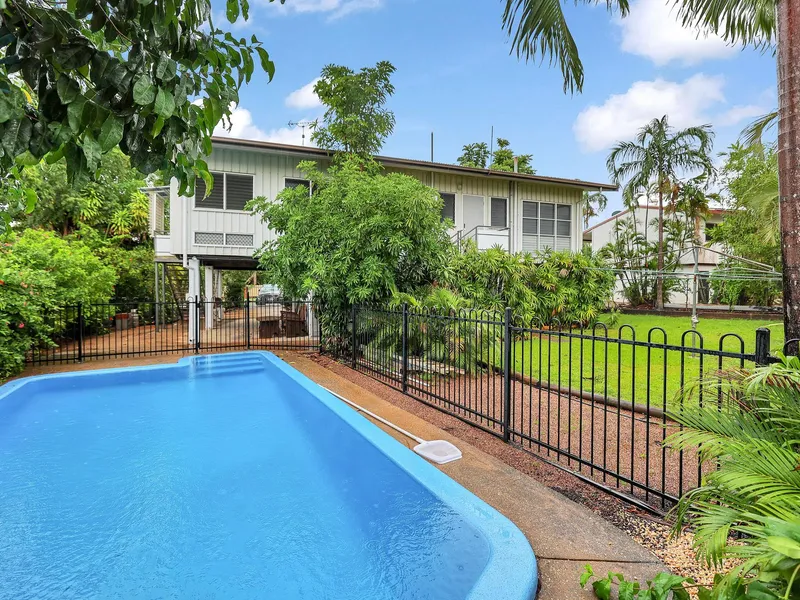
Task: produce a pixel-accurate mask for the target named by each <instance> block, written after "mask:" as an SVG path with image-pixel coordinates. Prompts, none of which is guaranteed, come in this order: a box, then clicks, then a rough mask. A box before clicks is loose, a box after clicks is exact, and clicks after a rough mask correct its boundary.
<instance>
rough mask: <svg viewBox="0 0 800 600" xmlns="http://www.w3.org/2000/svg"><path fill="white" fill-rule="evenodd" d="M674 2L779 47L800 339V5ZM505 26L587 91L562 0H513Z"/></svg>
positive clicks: (789, 248)
mask: <svg viewBox="0 0 800 600" xmlns="http://www.w3.org/2000/svg"><path fill="white" fill-rule="evenodd" d="M584 2H586V3H587V4H589V3H591V4H596V3H597V2H598V0H584ZM675 5H676V6H677V7H678V15H679V17H680V19H681V20H682V22H683V24H684V25H686V26H690V27H694V28H696V29H698V30H705V31H711V32H714V33H716V34H718V35H720V36H721V37H722V38H723V39H725V40H726V41H728V42H730V43H734V44H741V45H743V46H748V45H749V46H754V47H756V48H761V49H768V48H771V47H772V46H773V45H775V46H777V60H778V98H779V106H778V115H779V121H778V146H779V154H778V165H779V166H778V172H779V180H780V197H781V199H782V201H781V204H782V207H781V211H780V215H781V221H780V222H781V238H782V246H783V252H782V256H783V290H784V291H783V303H784V306H785V307H786V308H785V318H784V329H785V337H786V339H800V285H797V284H796V280H797V276H798V272H800V202H798V201H797V198H800V77H798V76H797V68H798V66H797V63H798V61H800V0H675ZM606 7H607V8H608V10H609V11H610V12H619V14H620V15H621V16H622V17H625V16H626V15H627V14H628V11H629V2H628V0H606ZM503 28H504V29H505V30H506V31H507V32H508V34H509V36H510V37H511V48H512V52H516V54H517V56H519V57H521V58H524V59H526V60H527V59H530V58H545V57H546V58H549V59H550V62H551V63H555V64H556V65H558V66H559V68H560V69H561V73H562V75H563V77H564V89H565V91H567V90H568V91H570V92H576V91H577V92H580V91H581V90H582V89H583V64H582V62H581V59H580V55H579V53H578V46H577V44H576V43H575V40H574V39H573V37H572V33H571V32H570V30H569V26H568V25H567V21H566V18H565V17H564V11H563V10H562V7H561V2H560V1H559V0H506V7H505V11H504V13H503Z"/></svg>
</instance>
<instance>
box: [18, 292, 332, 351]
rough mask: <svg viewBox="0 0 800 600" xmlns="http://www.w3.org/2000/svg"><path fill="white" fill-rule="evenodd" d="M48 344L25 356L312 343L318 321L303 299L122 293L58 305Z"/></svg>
mask: <svg viewBox="0 0 800 600" xmlns="http://www.w3.org/2000/svg"><path fill="white" fill-rule="evenodd" d="M45 327H46V328H47V329H46V332H47V334H48V335H49V337H50V339H51V340H52V345H42V346H40V347H36V348H32V349H31V350H30V351H29V352H28V354H27V355H26V358H25V360H26V363H28V364H33V365H47V364H63V363H69V362H80V361H83V360H92V359H102V358H125V357H132V356H153V355H161V354H191V353H197V352H202V351H208V350H237V349H238V350H247V349H275V350H299V351H308V350H318V349H319V346H320V334H319V320H318V319H317V317H316V313H315V311H314V307H313V305H312V303H311V302H309V301H289V300H285V301H284V300H278V301H270V302H263V301H259V300H255V299H253V300H246V301H245V300H242V301H238V302H227V303H224V302H218V301H216V302H215V301H209V302H206V301H204V300H200V299H196V300H190V301H186V302H182V303H177V302H174V301H170V302H153V301H151V300H125V301H118V302H108V303H103V304H83V305H74V306H64V307H61V308H60V309H58V310H56V311H54V312H53V313H52V314H51V315H48V318H47V319H46V324H45Z"/></svg>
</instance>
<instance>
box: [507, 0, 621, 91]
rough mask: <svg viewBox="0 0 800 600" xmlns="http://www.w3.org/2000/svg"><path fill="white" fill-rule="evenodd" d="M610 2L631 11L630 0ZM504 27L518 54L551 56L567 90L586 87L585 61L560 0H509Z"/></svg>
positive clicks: (610, 5) (613, 9)
mask: <svg viewBox="0 0 800 600" xmlns="http://www.w3.org/2000/svg"><path fill="white" fill-rule="evenodd" d="M587 3H588V2H587ZM606 6H607V7H608V10H609V11H610V12H619V14H620V15H622V16H623V17H624V16H625V15H627V14H628V0H606ZM503 29H504V30H505V31H506V33H507V34H508V36H509V37H510V38H511V51H512V52H513V53H516V55H517V57H519V58H523V59H525V60H530V59H535V58H539V59H540V60H545V59H548V60H549V61H550V64H551V65H557V66H558V67H559V68H560V69H561V74H562V76H563V78H564V91H565V92H566V91H569V92H570V93H575V92H581V91H582V90H583V77H584V73H583V63H582V62H581V58H580V55H579V53H578V46H577V45H576V44H575V39H574V38H573V37H572V33H571V32H570V30H569V26H568V25H567V21H566V18H565V17H564V11H563V10H562V7H561V2H560V0H506V8H505V11H504V12H503Z"/></svg>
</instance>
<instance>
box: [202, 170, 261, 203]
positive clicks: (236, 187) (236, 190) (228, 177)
mask: <svg viewBox="0 0 800 600" xmlns="http://www.w3.org/2000/svg"><path fill="white" fill-rule="evenodd" d="M211 176H212V177H213V178H214V187H213V188H212V189H211V193H210V194H209V195H208V197H207V198H204V197H203V196H204V195H205V193H206V184H205V182H204V181H203V180H202V179H200V178H198V179H197V180H196V181H195V186H194V187H195V194H194V206H195V208H204V209H212V210H238V211H243V210H244V207H245V204H247V203H248V202H249V201H250V200H252V199H253V176H252V175H242V174H239V173H211Z"/></svg>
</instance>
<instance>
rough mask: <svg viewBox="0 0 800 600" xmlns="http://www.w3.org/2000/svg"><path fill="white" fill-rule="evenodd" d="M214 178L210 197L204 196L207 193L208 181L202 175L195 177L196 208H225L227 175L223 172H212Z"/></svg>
mask: <svg viewBox="0 0 800 600" xmlns="http://www.w3.org/2000/svg"><path fill="white" fill-rule="evenodd" d="M211 176H212V177H213V178H214V187H213V188H212V189H211V193H210V194H209V195H208V198H203V196H205V193H206V182H205V181H203V180H202V179H201V178H200V177H198V178H197V179H195V183H194V205H195V208H215V209H218V210H222V209H223V208H224V205H223V198H224V197H225V175H223V174H222V173H211Z"/></svg>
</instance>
